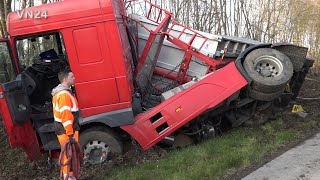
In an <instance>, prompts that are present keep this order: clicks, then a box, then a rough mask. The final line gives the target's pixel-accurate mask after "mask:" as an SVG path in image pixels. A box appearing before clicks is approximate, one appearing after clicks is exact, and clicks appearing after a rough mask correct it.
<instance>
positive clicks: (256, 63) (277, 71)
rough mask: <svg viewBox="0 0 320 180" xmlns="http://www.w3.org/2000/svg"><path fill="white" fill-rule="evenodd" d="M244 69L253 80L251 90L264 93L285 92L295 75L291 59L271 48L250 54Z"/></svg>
mask: <svg viewBox="0 0 320 180" xmlns="http://www.w3.org/2000/svg"><path fill="white" fill-rule="evenodd" d="M243 67H244V69H245V70H246V72H247V73H248V74H249V76H250V77H251V78H252V79H253V81H252V83H251V88H252V89H254V90H256V91H258V92H262V93H275V92H279V91H283V90H284V88H285V87H286V84H287V82H289V80H290V79H291V77H292V75H293V66H292V63H291V61H290V59H289V58H288V57H287V56H286V55H284V54H283V53H281V52H280V51H277V50H274V49H270V48H260V49H256V50H254V51H252V52H251V53H249V54H248V56H247V57H246V59H245V60H244V62H243Z"/></svg>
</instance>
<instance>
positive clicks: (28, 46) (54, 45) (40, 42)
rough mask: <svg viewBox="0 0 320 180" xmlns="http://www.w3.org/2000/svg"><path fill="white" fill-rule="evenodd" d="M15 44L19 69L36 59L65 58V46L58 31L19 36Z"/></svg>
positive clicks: (29, 64) (34, 61)
mask: <svg viewBox="0 0 320 180" xmlns="http://www.w3.org/2000/svg"><path fill="white" fill-rule="evenodd" d="M16 46H17V52H18V58H19V66H20V69H21V71H23V70H24V69H25V68H27V67H29V66H31V65H32V64H34V63H37V62H38V61H44V60H51V59H57V58H64V59H65V48H64V46H63V43H62V41H61V35H60V34H59V33H53V34H43V35H38V36H32V37H25V38H19V39H18V40H17V41H16ZM44 53H45V56H43V54H44ZM50 55H51V56H52V57H51V56H50Z"/></svg>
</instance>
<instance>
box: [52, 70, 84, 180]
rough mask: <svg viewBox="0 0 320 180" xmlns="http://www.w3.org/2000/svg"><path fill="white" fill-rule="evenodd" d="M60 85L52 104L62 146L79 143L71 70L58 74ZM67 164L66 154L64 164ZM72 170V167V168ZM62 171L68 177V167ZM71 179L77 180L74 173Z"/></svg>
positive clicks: (77, 115) (53, 91) (77, 112)
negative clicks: (68, 143)
mask: <svg viewBox="0 0 320 180" xmlns="http://www.w3.org/2000/svg"><path fill="white" fill-rule="evenodd" d="M58 78H59V81H60V84H59V85H58V86H57V87H55V88H54V89H53V90H52V96H53V98H52V104H53V115H54V124H55V132H56V134H57V136H58V140H59V143H60V146H61V147H62V146H63V145H64V144H65V143H67V142H71V143H74V142H75V141H77V142H78V141H79V132H78V131H79V129H80V125H79V120H78V118H79V108H78V102H77V99H76V97H75V96H74V95H73V93H72V91H71V89H70V87H71V86H72V85H73V84H74V79H75V78H74V76H73V73H72V72H71V71H70V70H64V71H61V72H60V73H59V74H58ZM66 162H67V158H66V154H64V163H66ZM71 169H72V167H71ZM61 171H62V173H63V175H64V179H65V178H66V177H67V173H68V166H67V165H66V166H63V167H62V168H61ZM68 176H69V179H75V178H74V176H73V173H72V172H70V173H69V175H68Z"/></svg>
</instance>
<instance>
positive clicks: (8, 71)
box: [0, 42, 15, 84]
mask: <svg viewBox="0 0 320 180" xmlns="http://www.w3.org/2000/svg"><path fill="white" fill-rule="evenodd" d="M12 62H13V61H12V56H11V54H10V51H9V49H8V43H7V42H0V83H1V84H2V83H6V82H9V81H12V80H14V78H15V70H14V66H13V63H12Z"/></svg>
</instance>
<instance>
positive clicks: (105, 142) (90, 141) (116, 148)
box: [80, 127, 123, 164]
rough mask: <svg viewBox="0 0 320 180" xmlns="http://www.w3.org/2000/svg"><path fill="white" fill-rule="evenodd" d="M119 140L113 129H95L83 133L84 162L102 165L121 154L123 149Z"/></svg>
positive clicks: (81, 138)
mask: <svg viewBox="0 0 320 180" xmlns="http://www.w3.org/2000/svg"><path fill="white" fill-rule="evenodd" d="M119 139H120V138H119V137H118V136H117V135H116V134H115V133H114V132H113V131H112V130H111V129H108V128H105V127H93V128H89V129H87V130H85V131H83V132H81V133H80V144H81V146H82V147H83V154H84V159H83V160H84V162H85V163H86V162H88V163H90V164H100V163H103V162H104V161H106V160H107V159H109V158H110V156H112V155H114V154H121V153H122V152H123V147H122V142H121V141H120V140H119Z"/></svg>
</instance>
